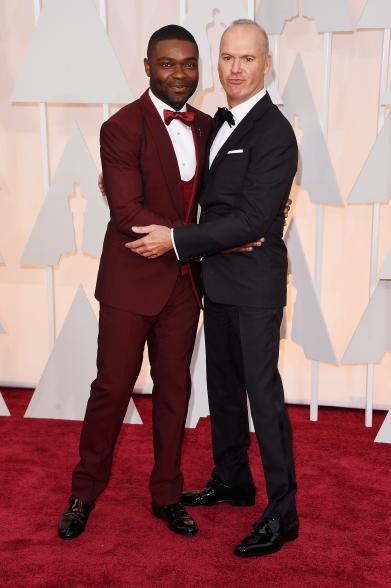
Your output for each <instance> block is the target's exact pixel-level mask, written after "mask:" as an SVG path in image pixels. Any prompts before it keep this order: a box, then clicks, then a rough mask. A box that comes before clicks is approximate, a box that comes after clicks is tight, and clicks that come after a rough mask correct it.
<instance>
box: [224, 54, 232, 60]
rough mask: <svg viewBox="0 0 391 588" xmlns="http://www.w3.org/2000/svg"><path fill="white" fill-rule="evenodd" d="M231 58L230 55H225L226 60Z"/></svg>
mask: <svg viewBox="0 0 391 588" xmlns="http://www.w3.org/2000/svg"><path fill="white" fill-rule="evenodd" d="M230 59H231V57H230V56H229V55H224V57H223V60H224V61H229V60H230Z"/></svg>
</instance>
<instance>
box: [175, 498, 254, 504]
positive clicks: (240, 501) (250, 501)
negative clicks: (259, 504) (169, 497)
mask: <svg viewBox="0 0 391 588" xmlns="http://www.w3.org/2000/svg"><path fill="white" fill-rule="evenodd" d="M182 504H184V505H185V506H216V504H231V505H232V506H254V505H255V498H253V499H249V500H246V499H243V500H217V501H216V502H210V503H207V504H200V503H195V504H193V503H191V502H186V501H185V500H183V499H182Z"/></svg>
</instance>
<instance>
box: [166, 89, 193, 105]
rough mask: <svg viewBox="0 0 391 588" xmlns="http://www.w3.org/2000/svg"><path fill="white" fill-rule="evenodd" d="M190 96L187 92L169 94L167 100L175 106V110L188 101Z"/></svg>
mask: <svg viewBox="0 0 391 588" xmlns="http://www.w3.org/2000/svg"><path fill="white" fill-rule="evenodd" d="M190 96H191V94H189V92H170V95H169V96H168V99H169V101H170V104H172V105H173V106H175V107H176V108H182V106H184V105H185V104H186V102H187V101H188V100H189V98H190Z"/></svg>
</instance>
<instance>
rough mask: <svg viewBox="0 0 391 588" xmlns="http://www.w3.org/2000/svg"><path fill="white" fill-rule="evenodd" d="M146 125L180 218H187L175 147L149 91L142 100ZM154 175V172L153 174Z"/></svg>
mask: <svg viewBox="0 0 391 588" xmlns="http://www.w3.org/2000/svg"><path fill="white" fill-rule="evenodd" d="M140 103H141V107H142V112H143V114H144V119H145V122H146V125H147V126H148V128H149V130H150V131H151V135H152V138H153V140H154V142H155V145H156V151H157V153H158V157H159V160H160V163H161V167H162V170H163V174H164V177H165V180H166V184H167V186H168V190H169V192H170V196H171V199H172V201H173V204H174V206H175V209H176V211H177V212H178V214H179V216H180V218H185V204H184V201H183V193H182V186H181V176H180V173H179V168H178V162H177V158H176V155H175V151H174V147H173V146H172V142H171V139H170V136H169V134H168V132H167V129H166V127H165V125H164V123H163V121H162V119H161V118H160V116H159V113H158V111H157V110H156V108H155V107H154V105H153V103H152V102H151V99H150V98H149V95H148V90H147V91H146V92H144V94H143V95H142V96H141V98H140ZM152 173H153V172H152Z"/></svg>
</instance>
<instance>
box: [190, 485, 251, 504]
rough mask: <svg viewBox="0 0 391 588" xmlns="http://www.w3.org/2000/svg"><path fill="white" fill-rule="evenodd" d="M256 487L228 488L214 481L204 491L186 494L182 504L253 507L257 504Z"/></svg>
mask: <svg viewBox="0 0 391 588" xmlns="http://www.w3.org/2000/svg"><path fill="white" fill-rule="evenodd" d="M255 493H256V490H255V487H254V486H253V485H252V484H248V485H247V486H236V487H232V486H227V485H226V484H223V482H221V481H220V480H217V479H212V480H209V482H208V483H207V484H206V487H205V488H203V489H202V490H194V491H193V492H184V493H183V494H182V502H183V504H185V505H186V506H213V505H214V504H218V503H220V502H230V503H231V504H232V505H233V506H253V505H254V504H255Z"/></svg>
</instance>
